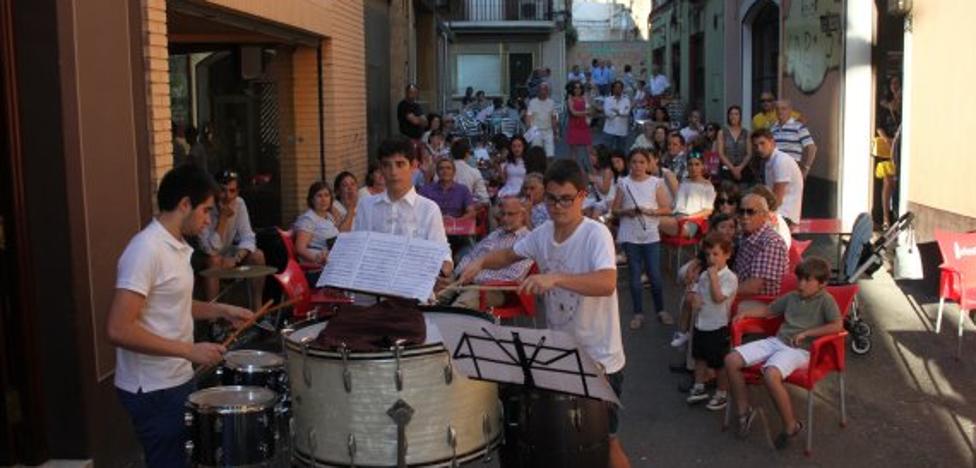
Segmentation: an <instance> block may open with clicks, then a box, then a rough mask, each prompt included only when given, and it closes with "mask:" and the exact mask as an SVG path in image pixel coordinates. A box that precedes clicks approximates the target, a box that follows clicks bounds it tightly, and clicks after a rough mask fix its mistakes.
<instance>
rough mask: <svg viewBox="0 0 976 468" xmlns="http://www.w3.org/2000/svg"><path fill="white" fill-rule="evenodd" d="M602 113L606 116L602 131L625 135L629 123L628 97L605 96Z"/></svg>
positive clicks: (627, 131)
mask: <svg viewBox="0 0 976 468" xmlns="http://www.w3.org/2000/svg"><path fill="white" fill-rule="evenodd" d="M603 113H604V114H605V115H606V116H607V118H606V120H605V121H604V122H603V133H609V134H610V135H616V136H627V134H628V133H629V130H630V128H629V126H628V125H629V124H630V98H628V97H627V96H626V95H621V96H620V98H617V97H615V96H607V97H606V98H605V99H604V100H603Z"/></svg>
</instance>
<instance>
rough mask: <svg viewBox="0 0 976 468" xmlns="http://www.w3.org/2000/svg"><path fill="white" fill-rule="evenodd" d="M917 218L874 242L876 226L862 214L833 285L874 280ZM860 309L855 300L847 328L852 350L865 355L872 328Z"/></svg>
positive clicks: (904, 221) (905, 219) (903, 221)
mask: <svg viewBox="0 0 976 468" xmlns="http://www.w3.org/2000/svg"><path fill="white" fill-rule="evenodd" d="M914 219H915V215H914V214H912V213H911V212H909V213H905V214H904V215H902V216H901V217H900V218H898V220H897V221H895V222H894V223H893V224H892V225H891V226H890V227H889V228H888V229H886V230H885V231H884V232H882V233H881V235H880V236H879V237H878V238H877V239H875V240H874V241H873V242H872V241H871V236H872V234H873V229H872V228H873V225H874V223H873V222H872V221H871V216H870V215H868V214H867V213H861V214H859V215H858V216H857V218H856V219H855V220H854V229H852V230H851V236H850V240H849V241H848V244H847V249H846V250H844V257H843V259H842V261H841V264H840V265H838V272H837V276H835V277H834V279H833V280H832V281H831V283H833V284H851V283H854V282H855V281H857V280H858V279H860V278H861V277H862V276H866V277H868V278H870V277H871V275H873V274H874V272H876V271H878V269H879V268H881V266H882V265H884V259H885V254H886V252H887V251H888V249H890V248H892V246H893V245H894V244H895V242H897V241H898V234H899V233H901V232H902V231H904V230H905V229H908V227H909V226H911V224H912V222H913V221H914ZM858 309H860V307H859V306H858V300H857V297H855V298H854V303H853V304H852V305H851V310H850V313H848V315H847V320H846V322H845V323H844V328H846V329H847V332H848V333H849V334H850V336H851V351H853V352H854V354H858V355H864V354H867V353H868V352H870V351H871V325H870V324H869V323H868V322H866V321H865V320H864V319H862V318H861V316H860V313H859V311H858Z"/></svg>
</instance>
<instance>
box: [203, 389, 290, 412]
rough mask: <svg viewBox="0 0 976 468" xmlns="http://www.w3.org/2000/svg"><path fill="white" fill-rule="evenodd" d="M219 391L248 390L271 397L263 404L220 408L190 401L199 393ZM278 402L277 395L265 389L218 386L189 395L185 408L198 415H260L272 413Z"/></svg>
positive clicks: (222, 406)
mask: <svg viewBox="0 0 976 468" xmlns="http://www.w3.org/2000/svg"><path fill="white" fill-rule="evenodd" d="M220 390H235V391H243V390H250V391H256V392H258V393H262V392H266V393H269V394H270V395H271V399H270V400H268V401H267V402H266V403H263V404H262V403H251V404H243V405H221V406H214V405H210V404H204V403H197V402H194V401H193V400H191V398H192V397H193V395H198V394H201V393H214V392H217V391H220ZM278 400H279V398H278V393H277V392H275V391H273V390H271V389H269V388H266V387H257V386H254V385H218V386H216V387H209V388H204V389H201V390H197V391H195V392H193V393H191V394H190V395H189V396H188V397H187V398H186V406H187V407H188V408H190V409H191V410H193V411H195V412H197V413H200V414H221V415H223V414H248V413H261V412H264V411H268V410H272V411H273V410H274V408H275V405H277V404H278Z"/></svg>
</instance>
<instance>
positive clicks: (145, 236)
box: [115, 219, 193, 393]
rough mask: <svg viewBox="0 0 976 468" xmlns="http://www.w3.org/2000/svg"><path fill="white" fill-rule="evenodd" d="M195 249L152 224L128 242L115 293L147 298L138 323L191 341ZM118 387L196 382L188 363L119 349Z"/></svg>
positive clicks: (131, 389)
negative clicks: (123, 292)
mask: <svg viewBox="0 0 976 468" xmlns="http://www.w3.org/2000/svg"><path fill="white" fill-rule="evenodd" d="M192 254H193V248H192V247H190V246H189V244H187V243H186V242H185V241H183V240H179V239H177V238H175V237H173V235H172V234H170V233H169V231H167V230H166V228H164V227H163V225H162V224H160V223H159V221H157V220H155V219H154V220H153V221H152V222H151V223H149V225H148V226H146V227H145V229H143V230H142V231H140V232H139V233H138V234H136V236H135V237H133V238H132V240H131V241H129V245H128V246H127V247H126V248H125V251H124V252H122V256H121V257H120V258H119V264H118V275H117V277H116V280H115V287H116V289H126V290H129V291H132V292H134V293H137V294H139V295H141V296H144V297H145V298H146V303H145V306H144V307H143V309H142V311H141V314H140V315H139V325H141V326H142V327H143V328H145V329H146V331H148V332H149V333H152V334H154V335H157V336H161V337H163V338H167V339H170V340H177V341H182V342H184V343H192V342H193V315H192V312H191V309H192V307H193V268H192V267H191V266H190V255H192ZM115 356H116V358H115V386H116V387H118V388H120V389H122V390H125V391H127V392H130V393H138V392H139V390H140V389H142V391H143V392H152V391H156V390H162V389H166V388H172V387H176V386H179V385H182V384H184V383H186V382H187V381H189V380H190V379H192V378H193V367H192V365H191V364H190V361H187V360H186V359H183V358H178V357H168V356H152V355H148V354H142V353H137V352H135V351H130V350H128V349H124V348H116V350H115Z"/></svg>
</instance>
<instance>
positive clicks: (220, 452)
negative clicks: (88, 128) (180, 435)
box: [186, 386, 278, 466]
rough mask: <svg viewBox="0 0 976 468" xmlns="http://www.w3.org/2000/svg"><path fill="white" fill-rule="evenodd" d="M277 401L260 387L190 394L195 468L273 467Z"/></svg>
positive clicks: (191, 451)
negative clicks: (209, 467) (223, 467)
mask: <svg viewBox="0 0 976 468" xmlns="http://www.w3.org/2000/svg"><path fill="white" fill-rule="evenodd" d="M277 400H278V396H277V395H276V394H275V393H274V392H272V391H271V390H268V389H266V388H261V387H242V386H229V387H212V388H207V389H204V390H199V391H196V392H194V393H192V394H190V397H189V399H188V401H187V403H186V407H187V412H186V425H187V426H188V427H189V429H190V441H189V442H187V443H186V450H187V454H188V458H189V459H190V460H192V462H193V465H194V466H270V465H271V464H272V463H273V462H274V457H275V454H276V440H277V434H278V432H277V414H276V412H275V407H276V403H277Z"/></svg>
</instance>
